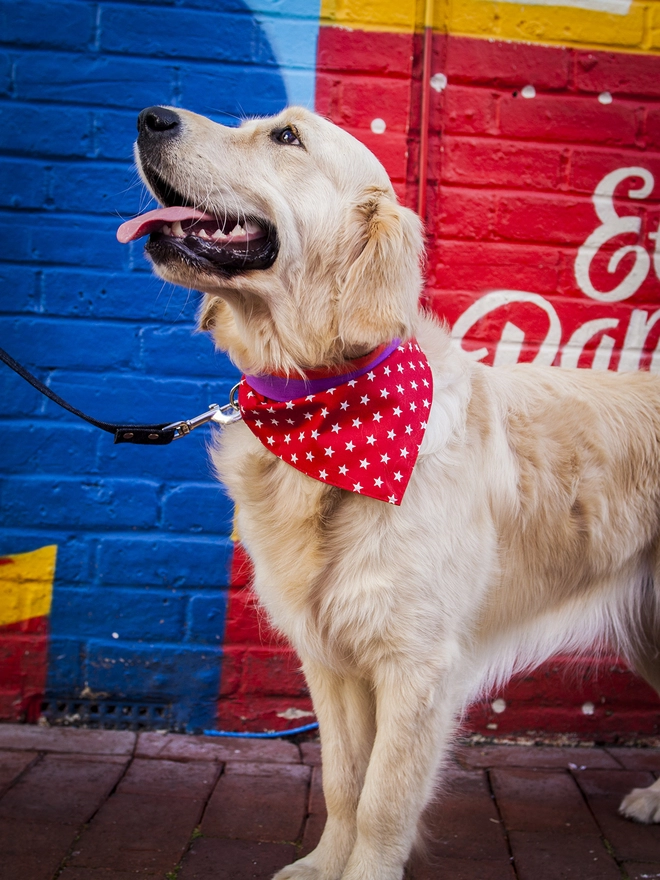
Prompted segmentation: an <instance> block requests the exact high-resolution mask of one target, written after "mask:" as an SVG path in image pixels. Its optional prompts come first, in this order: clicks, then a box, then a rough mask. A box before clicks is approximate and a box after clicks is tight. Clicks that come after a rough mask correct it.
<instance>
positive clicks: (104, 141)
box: [91, 85, 173, 162]
mask: <svg viewBox="0 0 660 880" xmlns="http://www.w3.org/2000/svg"><path fill="white" fill-rule="evenodd" d="M171 103H173V102H172V101H171V100H170V94H169V91H168V89H167V88H161V87H160V86H158V85H156V86H155V87H154V89H153V91H151V92H150V94H149V98H148V100H147V101H145V103H144V106H146V107H148V106H150V105H152V104H171ZM142 109H143V106H137V107H135V108H134V109H133V110H93V111H91V113H92V117H93V122H92V127H93V132H94V156H95V157H96V158H98V159H121V160H123V161H124V162H129V161H131V159H132V158H133V142H134V141H135V138H136V137H137V130H136V123H137V117H138V113H139V111H140V110H142Z"/></svg>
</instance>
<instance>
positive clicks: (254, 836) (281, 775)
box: [202, 763, 310, 841]
mask: <svg viewBox="0 0 660 880" xmlns="http://www.w3.org/2000/svg"><path fill="white" fill-rule="evenodd" d="M309 778H310V768H309V767H306V766H304V765H295V764H292V765H283V764H248V763H245V764H240V763H236V764H234V763H231V764H228V765H227V767H226V768H225V773H224V775H223V776H222V777H221V779H220V781H219V782H218V784H217V786H216V788H215V791H214V792H213V795H212V796H211V800H210V801H209V805H208V807H207V810H206V812H205V814H204V821H203V824H202V833H203V834H205V835H206V836H207V837H236V838H240V839H242V840H270V841H295V840H297V838H298V836H299V835H300V833H301V831H302V827H303V821H304V818H305V815H306V813H307V791H308V784H309Z"/></svg>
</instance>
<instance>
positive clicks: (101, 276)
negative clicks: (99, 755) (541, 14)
mask: <svg viewBox="0 0 660 880" xmlns="http://www.w3.org/2000/svg"><path fill="white" fill-rule="evenodd" d="M262 6H263V9H260V8H259V4H252V8H249V7H248V6H247V5H246V4H245V3H243V2H242V0H226V2H222V0H221V2H218V0H208V2H207V0H190V2H167V0H163V2H116V3H113V2H107V3H106V2H100V3H95V2H86V0H78V2H77V0H71V2H59V0H58V2H52V0H50V2H49V0H43V2H40V0H27V2H24V3H20V4H17V3H13V2H2V3H0V39H1V40H2V45H1V46H0V112H1V113H2V124H1V125H0V225H1V226H2V231H1V232H0V235H1V236H2V243H3V244H2V249H1V251H0V284H1V289H0V298H1V299H0V340H2V341H1V342H0V344H1V345H2V346H3V347H4V348H6V349H7V350H8V351H9V352H10V353H12V354H13V356H14V357H16V358H17V359H19V360H21V361H22V362H23V363H25V364H26V365H27V366H28V367H29V368H31V369H32V370H33V371H34V372H35V373H36V374H37V375H38V376H39V377H40V378H41V379H42V380H44V381H46V383H47V384H48V385H50V386H51V387H52V388H53V389H54V390H56V391H57V393H59V394H60V395H61V396H63V397H64V398H65V399H67V400H70V401H71V403H73V404H74V405H75V406H77V407H79V408H81V409H82V410H84V411H85V412H88V413H90V414H91V415H94V416H96V417H98V418H101V419H104V420H106V421H113V420H124V421H132V420H134V421H144V422H150V421H153V422H163V421H165V422H167V421H173V420H175V419H177V418H181V417H186V418H189V417H191V416H193V415H197V414H199V413H201V412H203V411H204V410H205V409H206V408H207V406H208V404H209V403H212V402H216V401H217V402H220V403H224V402H226V400H227V396H228V392H229V390H230V388H231V387H232V385H233V384H234V382H235V381H236V372H235V370H234V369H233V368H232V367H231V365H230V364H229V363H228V362H227V360H226V359H225V358H224V357H222V356H220V355H216V354H214V353H213V351H212V347H211V345H210V343H209V341H208V339H206V338H203V337H200V336H192V335H191V333H192V330H193V327H194V316H195V308H196V305H197V301H198V297H197V295H196V294H195V293H194V292H188V291H184V290H180V289H177V288H174V287H171V286H170V285H164V284H162V283H161V282H160V281H158V280H156V279H155V278H153V277H152V275H151V273H150V271H149V267H148V265H147V263H146V261H145V259H144V257H143V256H142V246H141V245H140V244H139V243H137V244H135V245H131V246H130V247H129V248H126V247H122V246H121V245H119V244H118V243H117V241H116V239H115V230H116V228H117V226H118V224H119V222H120V219H121V218H123V219H125V218H127V217H129V216H131V215H132V214H134V213H136V212H137V211H138V210H140V209H141V208H142V209H143V208H144V207H145V195H144V191H143V187H142V185H141V184H140V182H139V180H138V177H137V174H136V171H135V170H134V167H133V164H132V145H133V140H134V137H135V119H136V114H137V113H138V112H139V111H140V110H141V109H142V108H143V107H145V106H149V105H151V104H161V103H165V104H175V105H184V106H186V107H188V108H189V109H192V110H195V111H197V112H199V113H204V114H206V115H210V116H211V117H213V118H214V119H216V120H217V121H220V122H224V123H226V124H230V125H231V124H235V123H236V121H237V120H238V119H240V118H242V117H244V116H246V115H250V114H268V113H274V112H277V111H278V110H280V109H281V108H282V107H283V106H285V104H286V103H287V100H288V97H287V96H290V97H291V99H293V100H297V101H299V102H302V103H308V104H311V103H312V101H313V83H314V63H315V47H316V31H317V28H318V10H317V9H316V8H314V7H313V4H312V5H310V4H309V3H302V2H298V3H296V2H286V3H282V4H278V6H277V9H275V10H274V11H273V12H270V11H269V10H271V9H272V8H273V4H270V3H266V2H264V3H263V4H262ZM276 53H277V55H276ZM0 402H1V404H0V408H1V421H0V429H1V430H2V439H1V440H0V450H1V451H0V467H1V468H2V485H1V486H0V509H1V511H2V513H1V515H2V533H1V536H0V555H3V554H5V555H7V554H24V553H27V552H30V551H33V550H35V549H36V548H39V547H43V546H45V545H56V546H57V567H56V575H55V583H54V590H53V597H52V606H51V613H50V619H49V621H48V628H49V651H48V657H47V671H48V677H47V690H48V693H49V695H50V696H52V697H57V698H58V699H59V702H60V704H61V705H64V703H65V702H66V701H67V700H69V701H70V700H71V699H73V698H80V697H81V695H82V697H83V702H82V703H81V701H80V699H78V702H77V704H75V705H74V704H73V703H71V706H68V704H67V707H66V708H65V711H69V710H70V711H71V712H72V713H73V714H75V711H77V709H76V707H78V708H79V707H80V706H83V707H85V705H86V704H85V703H84V698H85V697H87V698H88V700H91V701H92V702H94V701H95V700H97V701H98V700H99V699H100V700H105V701H108V700H114V701H124V702H125V703H126V704H127V705H126V706H124V709H126V711H129V710H130V711H132V709H131V705H129V704H134V703H138V704H140V705H142V711H143V712H147V714H149V713H148V710H149V707H150V706H151V705H152V704H158V705H159V706H161V707H162V706H165V707H167V709H166V711H167V712H169V713H170V716H169V717H170V721H171V723H172V725H174V726H179V727H187V728H188V729H198V728H200V727H203V726H205V725H206V726H208V725H210V724H212V723H213V720H214V717H215V703H216V700H217V696H218V690H219V670H220V659H221V643H222V638H223V633H224V618H225V611H226V595H227V594H226V585H227V583H228V572H229V562H230V557H231V550H232V544H231V541H230V537H229V536H230V531H231V521H232V510H231V508H230V505H229V503H228V501H227V499H226V497H225V495H224V494H223V491H222V489H221V487H220V486H219V485H218V484H217V483H216V482H215V481H214V480H213V479H212V477H211V474H210V469H209V465H208V461H207V455H206V448H205V446H206V442H207V440H208V437H209V434H208V432H205V431H204V430H202V431H200V432H199V433H198V434H197V435H195V434H193V435H192V436H190V437H189V438H187V439H185V440H182V441H181V442H179V443H175V444H173V445H172V446H169V447H165V448H160V449H157V450H148V449H144V448H141V447H130V446H118V447H115V446H113V443H112V437H111V436H110V435H106V434H102V433H101V432H99V431H98V430H96V429H95V428H92V427H91V426H87V425H86V424H85V423H83V422H81V421H79V420H77V419H76V418H74V417H73V416H70V415H69V414H68V413H66V412H65V411H63V410H61V409H59V407H57V406H55V405H54V404H51V403H50V402H47V401H46V400H45V398H43V397H41V396H40V395H39V394H38V393H37V392H36V391H33V390H32V389H31V388H29V386H27V385H26V384H25V383H24V382H23V381H22V380H20V379H19V378H18V377H15V376H14V375H13V374H11V373H10V372H9V370H7V369H6V368H4V367H2V368H1V369H0ZM9 568H10V566H6V567H5V568H3V570H5V569H6V570H9ZM8 614H9V617H7V615H5V617H4V618H3V616H2V603H1V602H0V623H4V624H5V625H4V627H3V628H2V629H0V669H2V674H1V675H0V717H3V718H16V717H24V716H25V715H26V714H27V715H28V716H29V717H32V718H34V717H35V716H36V714H38V711H39V702H40V698H39V695H38V694H37V695H36V696H35V694H34V692H33V690H34V689H30V688H29V687H27V685H26V682H28V680H30V676H29V674H28V673H29V668H30V659H29V657H30V655H29V651H28V652H27V654H26V652H25V651H23V653H22V654H21V657H22V661H21V662H16V656H17V648H16V646H17V645H18V644H20V645H23V644H24V640H25V637H26V633H29V631H30V627H32V626H33V623H30V621H31V620H32V618H29V619H26V620H25V621H24V622H23V623H20V622H18V623H17V622H16V621H14V620H13V618H12V617H11V612H8ZM8 620H11V621H12V622H11V623H8V622H7V621H8ZM21 640H23V641H21ZM21 650H22V648H21ZM33 653H34V652H33ZM53 705H54V704H53ZM72 707H73V708H72ZM86 708H89V707H88V706H87V707H86ZM149 717H151V716H150V715H149Z"/></svg>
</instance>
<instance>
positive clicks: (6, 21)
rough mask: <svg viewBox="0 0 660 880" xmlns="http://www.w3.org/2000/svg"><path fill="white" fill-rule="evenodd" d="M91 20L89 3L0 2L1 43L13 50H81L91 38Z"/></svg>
mask: <svg viewBox="0 0 660 880" xmlns="http://www.w3.org/2000/svg"><path fill="white" fill-rule="evenodd" d="M94 19H95V9H94V4H92V3H66V2H63V0H57V2H56V3H53V2H52V0H42V2H38V0H21V2H20V3H16V2H15V0H2V2H0V39H1V40H2V42H3V43H12V44H14V45H16V46H38V47H39V48H49V47H50V48H58V49H83V50H84V49H85V48H86V47H87V44H88V43H89V41H90V40H91V38H92V35H93V28H94Z"/></svg>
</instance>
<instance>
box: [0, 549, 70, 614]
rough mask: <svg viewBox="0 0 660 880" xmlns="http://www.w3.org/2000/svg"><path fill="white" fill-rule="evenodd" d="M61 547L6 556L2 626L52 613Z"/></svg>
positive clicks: (0, 592) (0, 596) (0, 583)
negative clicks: (51, 606) (54, 582)
mask: <svg viewBox="0 0 660 880" xmlns="http://www.w3.org/2000/svg"><path fill="white" fill-rule="evenodd" d="M56 557H57V547H56V546H55V545H51V546H48V547H41V548H40V549H39V550H33V551H32V553H16V554H15V555H14V556H5V557H3V559H9V560H11V561H10V562H7V563H3V564H0V626H6V625H7V624H10V623H19V622H20V621H21V620H28V619H29V618H30V617H44V616H45V615H47V614H49V613H50V603H51V600H52V596H53V580H54V579H55V559H56Z"/></svg>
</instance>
